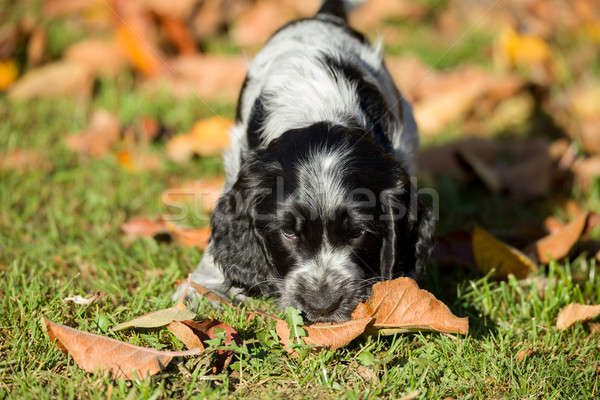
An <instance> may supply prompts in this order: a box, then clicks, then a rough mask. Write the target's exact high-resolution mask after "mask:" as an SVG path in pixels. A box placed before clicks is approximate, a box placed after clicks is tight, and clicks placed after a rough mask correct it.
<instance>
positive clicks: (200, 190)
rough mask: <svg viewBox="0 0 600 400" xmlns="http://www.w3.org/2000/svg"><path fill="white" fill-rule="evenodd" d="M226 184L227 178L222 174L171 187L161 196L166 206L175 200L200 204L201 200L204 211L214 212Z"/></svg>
mask: <svg viewBox="0 0 600 400" xmlns="http://www.w3.org/2000/svg"><path fill="white" fill-rule="evenodd" d="M224 185H225V178H224V177H221V176H220V177H216V178H210V179H199V180H195V181H192V182H187V183H183V184H182V185H180V186H177V187H174V188H170V189H168V190H166V191H164V192H163V193H162V194H161V196H160V198H161V200H162V202H163V204H164V205H166V206H168V205H170V204H173V203H174V202H184V203H194V204H198V202H199V204H200V206H201V207H202V209H203V210H204V211H206V212H212V211H213V210H214V209H215V207H216V206H217V203H218V201H219V197H221V193H222V192H223V186H224Z"/></svg>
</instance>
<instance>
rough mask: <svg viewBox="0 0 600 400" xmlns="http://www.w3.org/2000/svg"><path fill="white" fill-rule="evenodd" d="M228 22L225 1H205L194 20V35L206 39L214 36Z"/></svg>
mask: <svg viewBox="0 0 600 400" xmlns="http://www.w3.org/2000/svg"><path fill="white" fill-rule="evenodd" d="M225 22H226V13H225V10H224V4H223V0H204V1H203V2H202V3H201V4H200V5H199V6H198V9H197V11H196V14H195V15H194V16H193V18H192V27H193V31H194V35H195V36H196V37H197V38H200V39H206V38H208V37H210V36H211V35H214V34H215V33H216V32H217V31H218V30H219V29H220V28H221V27H223V25H224V24H225Z"/></svg>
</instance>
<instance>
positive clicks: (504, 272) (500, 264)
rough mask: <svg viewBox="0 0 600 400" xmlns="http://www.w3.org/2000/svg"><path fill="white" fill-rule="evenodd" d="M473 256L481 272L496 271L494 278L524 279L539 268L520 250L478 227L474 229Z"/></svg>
mask: <svg viewBox="0 0 600 400" xmlns="http://www.w3.org/2000/svg"><path fill="white" fill-rule="evenodd" d="M473 256H474V257H475V262H476V263H477V266H478V267H479V270H480V271H481V272H483V273H488V272H489V271H491V270H492V269H494V268H495V269H496V272H495V273H494V277H496V278H498V279H504V278H506V277H507V276H508V275H509V274H513V275H515V276H516V277H517V278H519V279H522V278H525V277H526V276H527V274H528V273H529V272H530V271H535V270H536V269H537V266H536V265H535V264H534V263H533V261H531V260H530V259H529V257H527V256H526V255H525V254H523V253H521V252H520V251H519V250H517V249H515V248H514V247H511V246H509V245H507V244H505V243H503V242H501V241H500V240H498V239H496V238H495V237H493V236H492V235H490V234H489V233H488V232H486V231H485V230H483V229H481V228H480V227H478V226H475V229H473Z"/></svg>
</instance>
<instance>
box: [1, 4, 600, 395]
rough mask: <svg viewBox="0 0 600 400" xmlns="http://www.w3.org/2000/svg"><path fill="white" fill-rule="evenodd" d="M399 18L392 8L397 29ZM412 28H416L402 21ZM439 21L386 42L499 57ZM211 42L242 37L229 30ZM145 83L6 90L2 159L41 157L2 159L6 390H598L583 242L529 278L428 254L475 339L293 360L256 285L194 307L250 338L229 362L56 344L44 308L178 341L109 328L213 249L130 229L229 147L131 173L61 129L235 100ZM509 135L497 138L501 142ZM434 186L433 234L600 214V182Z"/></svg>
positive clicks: (415, 49) (599, 288)
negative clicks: (7, 160) (145, 362)
mask: <svg viewBox="0 0 600 400" xmlns="http://www.w3.org/2000/svg"><path fill="white" fill-rule="evenodd" d="M436 3H437V2H436ZM430 18H432V17H431V16H430ZM398 24H399V23H398V22H397V21H392V22H390V26H395V25H398ZM53 29H62V28H60V27H58V28H53ZM418 29H420V28H417V27H415V26H414V25H412V24H406V26H404V25H403V27H402V30H401V31H402V32H405V31H406V32H413V31H414V32H416V31H418ZM54 35H55V36H58V37H60V40H59V39H56V40H53V39H52V38H51V37H50V38H49V41H50V42H49V43H52V46H55V47H52V46H50V48H51V49H53V50H52V51H53V52H54V53H53V54H60V52H61V51H62V50H61V48H62V47H64V46H66V44H63V43H56V42H60V41H61V40H66V39H65V37H64V36H61V35H57V34H54ZM427 35H428V33H423V34H422V35H421V36H420V37H423V39H422V40H421V41H419V40H415V41H413V42H412V43H411V45H410V46H408V45H407V46H408V47H405V46H402V41H399V43H398V44H393V45H391V44H390V45H388V47H389V49H388V50H390V51H391V52H392V53H394V54H405V53H406V52H409V53H411V54H413V53H414V54H417V55H419V56H420V57H421V58H422V59H423V60H424V62H426V63H428V64H430V66H431V67H432V68H449V67H454V66H456V65H460V64H461V63H464V62H465V61H469V60H471V61H472V62H474V63H479V64H482V65H486V64H487V63H488V61H489V59H488V58H487V57H482V53H481V51H480V46H489V45H490V39H489V38H490V37H491V35H492V34H491V33H489V32H487V33H485V32H484V33H481V32H479V31H478V30H477V31H473V32H471V33H470V34H469V35H470V36H469V35H467V36H468V37H467V39H466V41H465V42H462V43H463V44H462V45H459V46H458V47H457V48H456V51H450V53H449V55H447V54H446V53H447V51H446V50H445V48H444V46H437V45H433V44H431V42H430V40H429V39H428V36H427ZM50 36H51V35H50ZM73 40H77V39H76V38H73ZM219 40H222V39H219ZM210 44H211V45H212V46H214V48H221V47H223V46H224V47H226V48H227V49H230V48H231V44H230V43H229V42H226V44H225V45H223V44H222V43H220V42H217V41H215V42H210ZM208 48H211V47H210V46H208ZM227 51H230V50H227ZM232 51H238V50H232ZM442 60H443V61H442ZM134 81H135V77H134V76H133V75H132V74H131V73H130V72H122V73H121V74H119V75H118V76H117V77H116V78H114V79H100V80H98V81H97V82H96V84H95V86H94V95H93V98H92V99H91V100H89V101H87V102H81V101H80V100H79V99H77V98H73V97H70V96H63V97H60V98H54V99H36V100H31V101H26V102H23V101H13V100H10V99H9V98H8V97H6V96H4V95H2V94H0V157H1V156H2V154H8V153H10V152H11V151H14V150H17V149H29V150H32V151H34V152H36V153H37V154H41V155H43V159H44V162H42V163H40V164H39V165H34V166H30V167H26V168H24V169H23V170H21V171H19V170H14V169H0V398H15V399H29V398H31V399H33V398H35V399H40V398H83V399H91V398H94V399H95V398H98V399H105V398H112V399H120V398H127V399H133V398H143V399H159V398H198V399H200V398H217V397H231V398H288V399H296V398H311V399H312V398H348V399H359V398H360V399H371V398H382V397H383V398H393V399H398V398H401V397H403V396H407V395H409V394H411V393H412V394H414V395H415V397H414V398H419V399H443V398H453V399H481V398H494V399H495V398H519V399H539V398H544V399H566V398H593V397H597V396H598V393H599V391H600V387H599V384H600V381H599V378H598V377H599V371H600V362H599V361H598V359H599V357H600V346H599V345H600V343H599V342H600V336H599V334H597V333H596V334H594V333H591V332H590V330H589V328H588V327H586V326H585V325H583V324H576V325H575V326H573V327H572V328H570V329H568V330H565V331H558V330H557V329H556V328H555V323H556V317H557V315H558V313H559V311H560V310H561V309H562V308H563V307H564V306H565V305H567V304H569V303H572V302H578V303H587V304H598V303H600V276H599V274H598V266H597V261H596V259H595V258H594V254H589V253H586V252H575V253H573V254H574V257H572V258H570V259H563V260H561V261H560V262H555V261H552V262H550V264H549V265H545V266H542V267H541V268H540V269H539V270H538V271H536V272H535V273H532V274H531V275H530V277H529V278H528V279H525V280H517V279H515V278H514V277H509V278H508V279H507V280H504V281H498V280H495V279H493V278H492V277H491V276H489V275H488V276H484V275H483V274H481V273H478V272H474V271H472V270H465V269H461V268H459V267H456V268H449V267H448V266H441V265H437V264H436V263H435V262H432V263H431V265H430V266H429V271H428V273H427V276H426V277H425V279H424V281H423V282H422V286H423V287H424V288H427V289H428V290H430V291H431V292H433V293H434V294H435V295H436V296H437V297H438V298H440V299H441V300H443V301H444V302H445V303H446V304H447V305H448V306H449V307H450V308H451V310H452V312H453V313H454V314H456V315H458V316H468V317H469V321H470V332H469V334H468V335H467V336H459V337H455V336H452V335H444V334H439V333H414V334H397V335H394V336H380V337H369V338H361V339H359V340H356V341H354V342H353V343H352V344H351V345H350V346H348V347H346V348H343V349H339V350H336V351H330V350H322V351H319V352H313V353H308V354H307V355H305V356H303V357H300V358H294V357H290V356H288V355H287V354H286V352H285V351H284V350H283V348H282V346H281V345H280V344H279V341H278V340H277V335H276V333H275V325H274V323H273V322H272V321H270V320H268V319H264V318H261V317H255V318H253V319H251V320H250V321H248V320H247V316H248V315H247V313H246V312H245V310H263V311H267V312H271V313H273V314H276V315H281V311H280V310H279V309H278V308H277V306H276V304H275V302H274V301H273V300H270V299H254V300H252V301H250V302H249V303H248V304H245V305H244V309H242V310H236V309H233V308H231V307H228V306H225V307H224V308H220V309H219V308H215V307H213V306H211V305H210V303H208V302H207V301H204V302H202V303H201V304H200V306H199V309H198V315H199V317H200V318H202V319H204V318H215V319H219V320H221V321H223V322H225V323H227V324H229V325H231V326H232V327H233V328H235V329H236V330H237V331H238V332H239V333H240V335H241V338H242V339H243V341H244V344H243V345H242V346H241V347H239V348H238V349H236V354H235V357H234V359H233V361H232V363H231V364H230V366H229V368H228V369H227V370H225V371H222V372H220V373H219V374H215V373H214V372H213V370H212V365H213V361H214V359H215V358H216V356H217V355H216V351H217V350H218V348H219V347H218V346H213V347H211V348H209V349H208V350H207V351H206V352H204V353H203V354H202V355H201V356H199V357H194V358H188V359H176V360H174V361H173V362H172V363H171V364H170V365H169V367H168V368H166V369H165V370H164V371H162V372H161V373H159V374H157V375H155V376H153V377H150V378H146V379H144V380H134V381H123V380H113V379H111V378H109V377H104V376H102V375H100V374H90V373H87V372H85V371H83V370H81V369H79V368H78V367H77V365H76V364H74V363H73V361H72V360H71V359H69V358H68V357H67V356H65V355H64V354H63V353H61V352H60V351H59V350H58V349H57V348H56V346H54V345H53V344H51V343H50V341H49V339H48V337H47V335H46V333H45V331H44V328H43V324H42V323H41V322H40V321H41V319H42V317H47V318H49V319H51V320H53V321H56V322H59V323H62V324H66V325H69V326H72V327H76V328H77V329H81V330H84V331H88V332H92V333H97V334H102V335H106V336H108V337H112V338H115V339H119V340H123V341H126V342H128V343H132V344H137V345H141V346H148V347H153V348H156V349H173V350H183V349H184V346H183V344H182V343H181V342H179V341H178V340H177V339H176V338H175V337H174V336H173V335H172V334H171V333H169V332H168V331H167V330H164V329H156V330H154V329H148V330H135V331H131V330H129V331H123V332H113V331H111V329H110V328H111V326H113V325H114V324H117V323H119V322H122V321H125V320H128V319H130V318H132V317H135V316H138V315H140V314H142V313H146V312H150V311H154V310H157V309H160V308H164V307H168V306H169V305H170V304H171V294H172V292H173V290H174V285H175V281H177V280H180V279H185V278H186V277H187V274H188V273H189V272H191V271H192V269H193V268H194V267H195V266H196V264H197V263H198V262H199V260H200V259H201V256H202V253H201V251H199V250H198V249H195V248H188V247H183V246H179V245H176V244H175V243H170V242H165V241H161V240H155V239H151V238H140V239H137V240H135V241H133V242H128V241H126V240H124V237H123V233H122V231H121V225H122V224H123V223H124V222H126V221H127V220H128V219H130V218H132V217H135V216H158V215H160V214H161V213H164V212H165V211H166V210H165V207H164V206H163V204H162V203H161V201H160V194H161V193H162V192H163V191H164V190H166V189H168V188H169V187H171V186H172V183H173V181H174V180H177V181H181V180H185V179H196V178H199V177H212V176H216V175H219V174H222V163H221V161H220V159H219V157H208V158H206V157H203V158H194V159H193V160H191V161H189V162H187V163H184V164H177V163H174V162H171V161H164V163H163V164H162V166H161V168H159V169H158V170H152V171H145V170H139V171H135V172H132V171H129V170H127V169H126V168H123V166H122V165H121V164H120V163H119V161H118V159H117V156H116V155H115V153H114V152H111V153H109V154H107V155H105V156H103V157H100V158H93V157H91V158H86V157H81V156H79V155H77V154H76V153H74V152H73V151H72V150H70V149H69V148H68V147H67V146H66V145H65V141H64V138H65V136H66V135H67V134H69V133H73V132H78V131H81V130H82V129H84V127H85V126H86V124H87V121H88V117H89V114H90V113H91V111H92V110H94V109H96V108H99V107H101V108H105V109H107V110H108V111H110V112H112V113H114V114H115V115H117V116H118V118H119V120H120V122H121V123H122V124H123V125H127V124H131V123H134V122H135V121H136V120H138V119H139V118H141V117H143V116H148V115H150V116H152V117H154V118H156V119H157V120H160V121H161V122H162V123H163V124H164V125H165V126H167V127H169V129H170V130H171V131H173V132H183V131H186V130H188V129H190V127H191V126H192V125H193V123H194V122H195V121H197V120H199V119H202V118H205V117H209V116H213V115H222V116H225V117H228V118H233V116H234V111H235V107H234V106H235V105H234V104H233V103H232V102H214V101H210V102H208V101H204V100H200V99H197V98H188V99H184V100H182V99H175V98H173V97H171V96H170V95H169V94H164V95H160V96H148V95H146V94H145V92H144V91H142V90H139V88H138V87H137V86H136V84H135V83H134ZM532 120H533V118H532ZM532 120H528V122H525V123H523V124H522V125H520V126H519V129H518V130H519V136H518V137H519V138H523V137H532V136H540V132H538V131H536V130H535V129H534V128H533V127H534V126H537V125H535V124H533V123H532V122H531V121H532ZM457 129H458V130H459V131H460V121H458V122H456V123H454V124H453V125H451V126H448V127H447V128H446V129H444V130H443V131H442V132H440V133H439V134H438V135H436V137H435V138H429V139H426V140H425V141H424V147H425V148H426V147H428V146H431V145H433V143H436V144H437V143H442V142H448V141H451V140H453V139H454V138H456V136H457V133H456V132H457ZM504 133H505V132H500V133H498V134H496V133H494V134H490V136H489V137H490V138H492V139H493V140H496V139H497V138H498V137H499V136H502V135H503V134H504ZM543 134H544V132H542V133H541V135H543ZM164 148H165V143H164V141H161V140H158V141H157V142H155V143H153V144H152V145H151V146H150V150H149V151H150V152H153V153H155V154H163V153H164ZM428 183H429V184H431V185H432V186H433V188H434V189H436V190H437V192H438V193H439V195H440V209H441V210H440V211H441V213H440V223H439V226H438V233H439V234H444V233H446V232H449V231H452V230H457V229H459V230H470V229H471V228H472V227H473V226H474V225H475V224H481V225H482V226H484V227H485V228H486V229H488V230H490V231H491V232H494V233H498V234H499V235H500V236H502V235H503V234H504V236H506V237H509V236H510V232H511V229H512V228H515V227H518V226H523V225H524V224H526V223H530V224H538V225H540V224H541V222H542V221H543V219H544V218H545V217H547V216H552V215H553V216H556V217H558V218H560V219H563V220H564V219H565V217H566V215H565V211H564V209H563V206H562V205H563V204H564V203H565V202H566V201H567V200H574V201H576V202H577V203H578V204H579V205H580V207H582V208H585V209H587V210H589V211H595V212H600V186H598V185H593V186H592V187H591V188H589V189H586V190H584V189H583V188H581V187H580V186H579V185H577V184H575V185H573V186H572V187H570V186H569V187H567V188H563V190H561V192H560V193H554V192H553V193H550V194H549V195H548V196H546V197H545V198H542V199H538V200H535V201H533V202H528V203H518V202H512V201H509V200H508V199H507V198H506V197H505V196H504V195H503V194H490V193H489V191H487V190H486V188H485V187H484V186H483V185H481V184H479V183H472V182H471V183H465V182H462V181H459V180H457V179H455V178H452V177H443V178H440V179H436V180H433V181H431V182H428ZM188 222H189V223H190V224H191V225H193V226H197V227H201V226H204V225H205V224H206V223H207V218H206V215H204V214H202V215H195V216H194V217H193V218H191V219H190V220H189V221H188ZM507 232H508V233H507ZM98 290H101V291H103V292H104V296H103V297H102V298H101V299H100V300H99V301H97V302H94V303H91V304H90V305H75V304H73V303H65V302H63V299H64V298H65V297H68V296H74V295H78V294H79V295H90V294H93V293H95V292H96V291H98ZM415 391H418V394H415V393H414V392H415ZM411 398H412V397H411Z"/></svg>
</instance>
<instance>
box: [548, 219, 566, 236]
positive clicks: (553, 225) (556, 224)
mask: <svg viewBox="0 0 600 400" xmlns="http://www.w3.org/2000/svg"><path fill="white" fill-rule="evenodd" d="M564 228H565V224H563V223H562V222H561V221H560V220H559V219H558V218H556V217H547V218H546V219H545V220H544V229H545V230H546V231H547V232H548V233H550V234H553V233H557V232H559V231H561V230H563V229H564Z"/></svg>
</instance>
